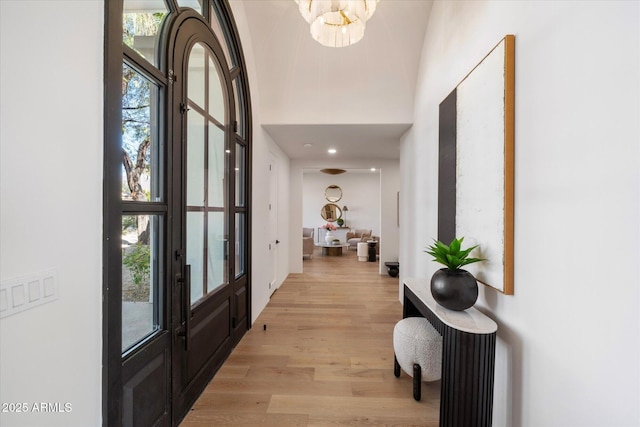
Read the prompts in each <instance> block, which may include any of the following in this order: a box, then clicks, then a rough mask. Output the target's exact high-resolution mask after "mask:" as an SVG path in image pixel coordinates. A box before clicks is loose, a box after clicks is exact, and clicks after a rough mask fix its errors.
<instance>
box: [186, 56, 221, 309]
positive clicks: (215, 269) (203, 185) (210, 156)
mask: <svg viewBox="0 0 640 427" xmlns="http://www.w3.org/2000/svg"><path fill="white" fill-rule="evenodd" d="M212 57H213V56H212V54H211V52H210V51H209V50H208V48H207V47H206V46H204V45H202V44H196V45H195V46H194V47H193V49H192V51H191V54H190V57H189V76H188V78H189V81H188V82H187V87H188V98H189V105H190V107H193V108H191V109H190V110H189V111H188V113H187V114H188V120H187V122H188V127H187V137H186V141H187V148H186V150H187V161H186V165H185V166H186V169H187V170H186V179H187V182H186V187H187V205H186V210H187V226H186V228H187V263H188V264H190V265H191V303H192V304H194V303H196V302H198V301H199V300H200V299H202V298H205V297H206V296H207V294H208V293H210V292H212V291H214V290H216V289H218V288H219V287H220V286H222V285H224V284H226V283H227V282H228V271H227V269H228V261H227V258H228V251H229V248H228V241H227V240H228V236H227V235H228V232H227V223H228V219H227V217H226V215H227V206H226V204H227V201H226V200H227V194H228V193H227V189H226V186H227V185H228V184H229V183H228V180H227V179H226V173H227V172H226V168H227V167H228V161H227V158H228V156H229V155H230V152H229V151H228V150H227V149H226V146H225V130H224V120H226V116H227V113H226V110H225V95H224V93H223V86H222V85H221V83H220V81H221V79H220V75H219V73H218V68H217V67H216V63H214V61H213V60H212V59H211V58H212Z"/></svg>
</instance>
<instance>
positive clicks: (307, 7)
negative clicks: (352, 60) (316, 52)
mask: <svg viewBox="0 0 640 427" xmlns="http://www.w3.org/2000/svg"><path fill="white" fill-rule="evenodd" d="M379 1H380V0H295V2H296V3H298V8H299V9H300V14H302V17H303V18H304V19H305V20H306V21H307V22H308V23H309V24H310V25H311V30H310V31H311V36H312V37H313V38H314V39H315V40H316V41H317V42H318V43H320V44H321V45H323V46H328V47H344V46H349V45H352V44H354V43H357V42H359V41H360V39H362V37H363V36H364V28H365V25H366V22H367V20H368V19H369V18H371V16H372V15H373V14H374V12H375V11H376V6H377V4H378V2H379Z"/></svg>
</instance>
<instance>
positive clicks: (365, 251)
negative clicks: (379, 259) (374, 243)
mask: <svg viewBox="0 0 640 427" xmlns="http://www.w3.org/2000/svg"><path fill="white" fill-rule="evenodd" d="M368 257H369V248H368V246H367V244H366V243H365V242H360V243H358V261H366V260H367V258H368Z"/></svg>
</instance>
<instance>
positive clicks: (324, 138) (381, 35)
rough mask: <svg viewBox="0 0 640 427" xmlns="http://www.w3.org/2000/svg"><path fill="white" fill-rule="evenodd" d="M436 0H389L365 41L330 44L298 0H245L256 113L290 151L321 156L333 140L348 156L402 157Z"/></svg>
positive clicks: (300, 156)
mask: <svg viewBox="0 0 640 427" xmlns="http://www.w3.org/2000/svg"><path fill="white" fill-rule="evenodd" d="M234 1H237V0H232V1H231V4H232V6H233V5H234ZM431 4H432V0H382V1H380V3H379V4H378V8H377V11H376V13H375V14H374V15H373V17H372V18H371V19H370V20H369V21H368V22H367V27H366V31H365V35H364V39H363V40H361V41H360V42H359V43H357V44H355V45H352V46H348V47H344V48H328V47H324V46H322V45H320V44H319V43H317V42H316V41H315V40H313V39H312V38H311V35H310V34H309V25H308V24H307V23H306V21H305V20H304V19H303V18H302V16H301V15H300V13H299V11H298V5H297V4H296V3H295V1H294V0H245V1H244V2H243V5H244V9H245V13H246V16H247V23H248V27H249V31H250V33H251V40H250V43H251V46H250V48H249V47H248V46H246V45H247V41H246V40H243V44H244V45H245V54H250V55H252V56H253V58H254V61H255V67H256V74H257V79H258V82H257V88H255V87H252V88H251V91H252V93H251V95H252V97H254V99H255V97H257V101H258V106H259V111H258V112H256V113H258V114H259V117H260V122H261V123H262V124H263V127H264V129H265V130H266V131H267V132H268V133H269V135H270V136H271V137H272V138H273V139H274V141H275V142H276V143H277V144H278V145H279V146H280V147H281V148H282V149H283V150H284V151H285V153H287V155H288V156H289V157H290V158H292V159H314V158H318V156H320V155H324V154H325V153H326V149H327V148H329V147H333V148H336V149H337V150H338V153H337V155H336V156H337V157H339V158H340V159H341V160H349V159H363V158H372V159H397V158H399V157H400V152H399V139H400V137H401V136H402V134H404V133H405V132H406V131H407V129H409V128H410V127H411V124H412V122H413V107H414V106H413V103H414V94H415V89H416V87H415V86H416V80H417V73H418V67H419V61H420V56H421V50H422V43H423V40H424V34H425V30H426V25H427V20H428V16H429V12H430V10H431ZM305 144H307V146H306V147H305ZM308 144H311V146H310V147H309V146H308Z"/></svg>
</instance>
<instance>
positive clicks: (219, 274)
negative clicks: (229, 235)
mask: <svg viewBox="0 0 640 427" xmlns="http://www.w3.org/2000/svg"><path fill="white" fill-rule="evenodd" d="M208 225H209V230H208V234H209V236H208V237H209V245H208V248H207V249H208V250H207V254H208V256H207V260H208V266H207V267H208V271H207V273H208V274H207V292H212V291H214V290H216V289H217V288H219V287H220V286H222V285H224V284H225V283H226V282H227V263H226V260H225V258H226V251H227V248H226V246H227V240H226V238H225V234H226V233H225V229H224V212H209V224H208Z"/></svg>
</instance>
